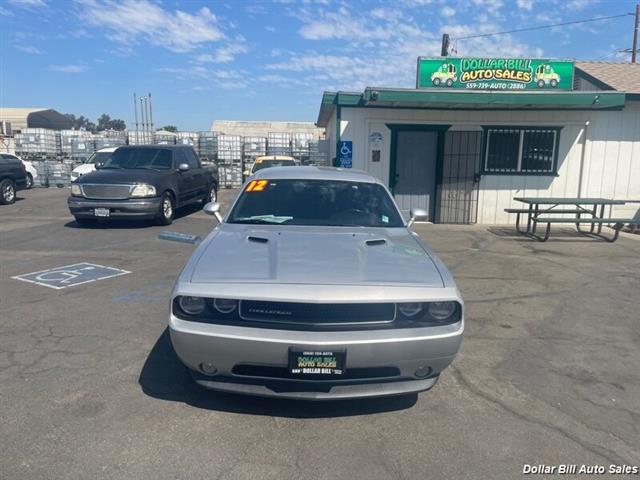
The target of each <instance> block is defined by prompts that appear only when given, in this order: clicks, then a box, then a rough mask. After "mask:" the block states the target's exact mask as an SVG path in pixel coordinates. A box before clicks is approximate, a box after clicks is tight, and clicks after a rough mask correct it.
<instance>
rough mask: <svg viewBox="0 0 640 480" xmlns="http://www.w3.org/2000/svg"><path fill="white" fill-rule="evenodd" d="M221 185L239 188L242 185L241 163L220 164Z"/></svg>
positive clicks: (219, 176)
mask: <svg viewBox="0 0 640 480" xmlns="http://www.w3.org/2000/svg"><path fill="white" fill-rule="evenodd" d="M218 178H219V182H220V186H221V187H224V188H238V187H240V186H241V185H242V166H241V165H240V164H218Z"/></svg>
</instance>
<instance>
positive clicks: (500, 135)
mask: <svg viewBox="0 0 640 480" xmlns="http://www.w3.org/2000/svg"><path fill="white" fill-rule="evenodd" d="M485 132H486V133H485V135H486V137H485V138H486V151H485V161H484V172H485V173H498V174H508V173H515V174H528V173H531V174H549V173H555V169H556V164H557V162H556V160H557V159H556V156H557V148H556V147H557V144H558V138H559V131H558V129H557V128H527V127H518V128H503V127H497V128H496V127H490V128H486V129H485Z"/></svg>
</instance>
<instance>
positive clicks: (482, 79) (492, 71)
mask: <svg viewBox="0 0 640 480" xmlns="http://www.w3.org/2000/svg"><path fill="white" fill-rule="evenodd" d="M417 88H458V89H471V90H571V89H572V88H573V62H565V61H557V60H545V59H539V58H536V59H532V58H479V57H478V58H476V57H473V58H450V57H440V58H422V57H420V58H418V78H417Z"/></svg>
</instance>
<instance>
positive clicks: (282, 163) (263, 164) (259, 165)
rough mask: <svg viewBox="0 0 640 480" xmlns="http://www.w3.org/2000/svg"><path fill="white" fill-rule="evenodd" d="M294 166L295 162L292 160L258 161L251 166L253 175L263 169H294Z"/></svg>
mask: <svg viewBox="0 0 640 480" xmlns="http://www.w3.org/2000/svg"><path fill="white" fill-rule="evenodd" d="M295 166H296V162H295V161H294V160H287V159H280V160H278V159H270V160H260V161H256V163H254V164H253V169H252V171H253V173H255V172H257V171H258V170H262V169H263V168H271V167H295Z"/></svg>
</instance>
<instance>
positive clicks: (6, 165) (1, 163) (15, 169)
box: [0, 153, 27, 205]
mask: <svg viewBox="0 0 640 480" xmlns="http://www.w3.org/2000/svg"><path fill="white" fill-rule="evenodd" d="M24 188H27V171H26V169H25V166H24V164H23V163H22V162H21V161H20V159H19V158H16V157H15V156H14V155H9V154H6V153H0V204H1V205H9V204H11V203H13V202H15V201H16V192H17V191H18V190H22V189H24Z"/></svg>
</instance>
